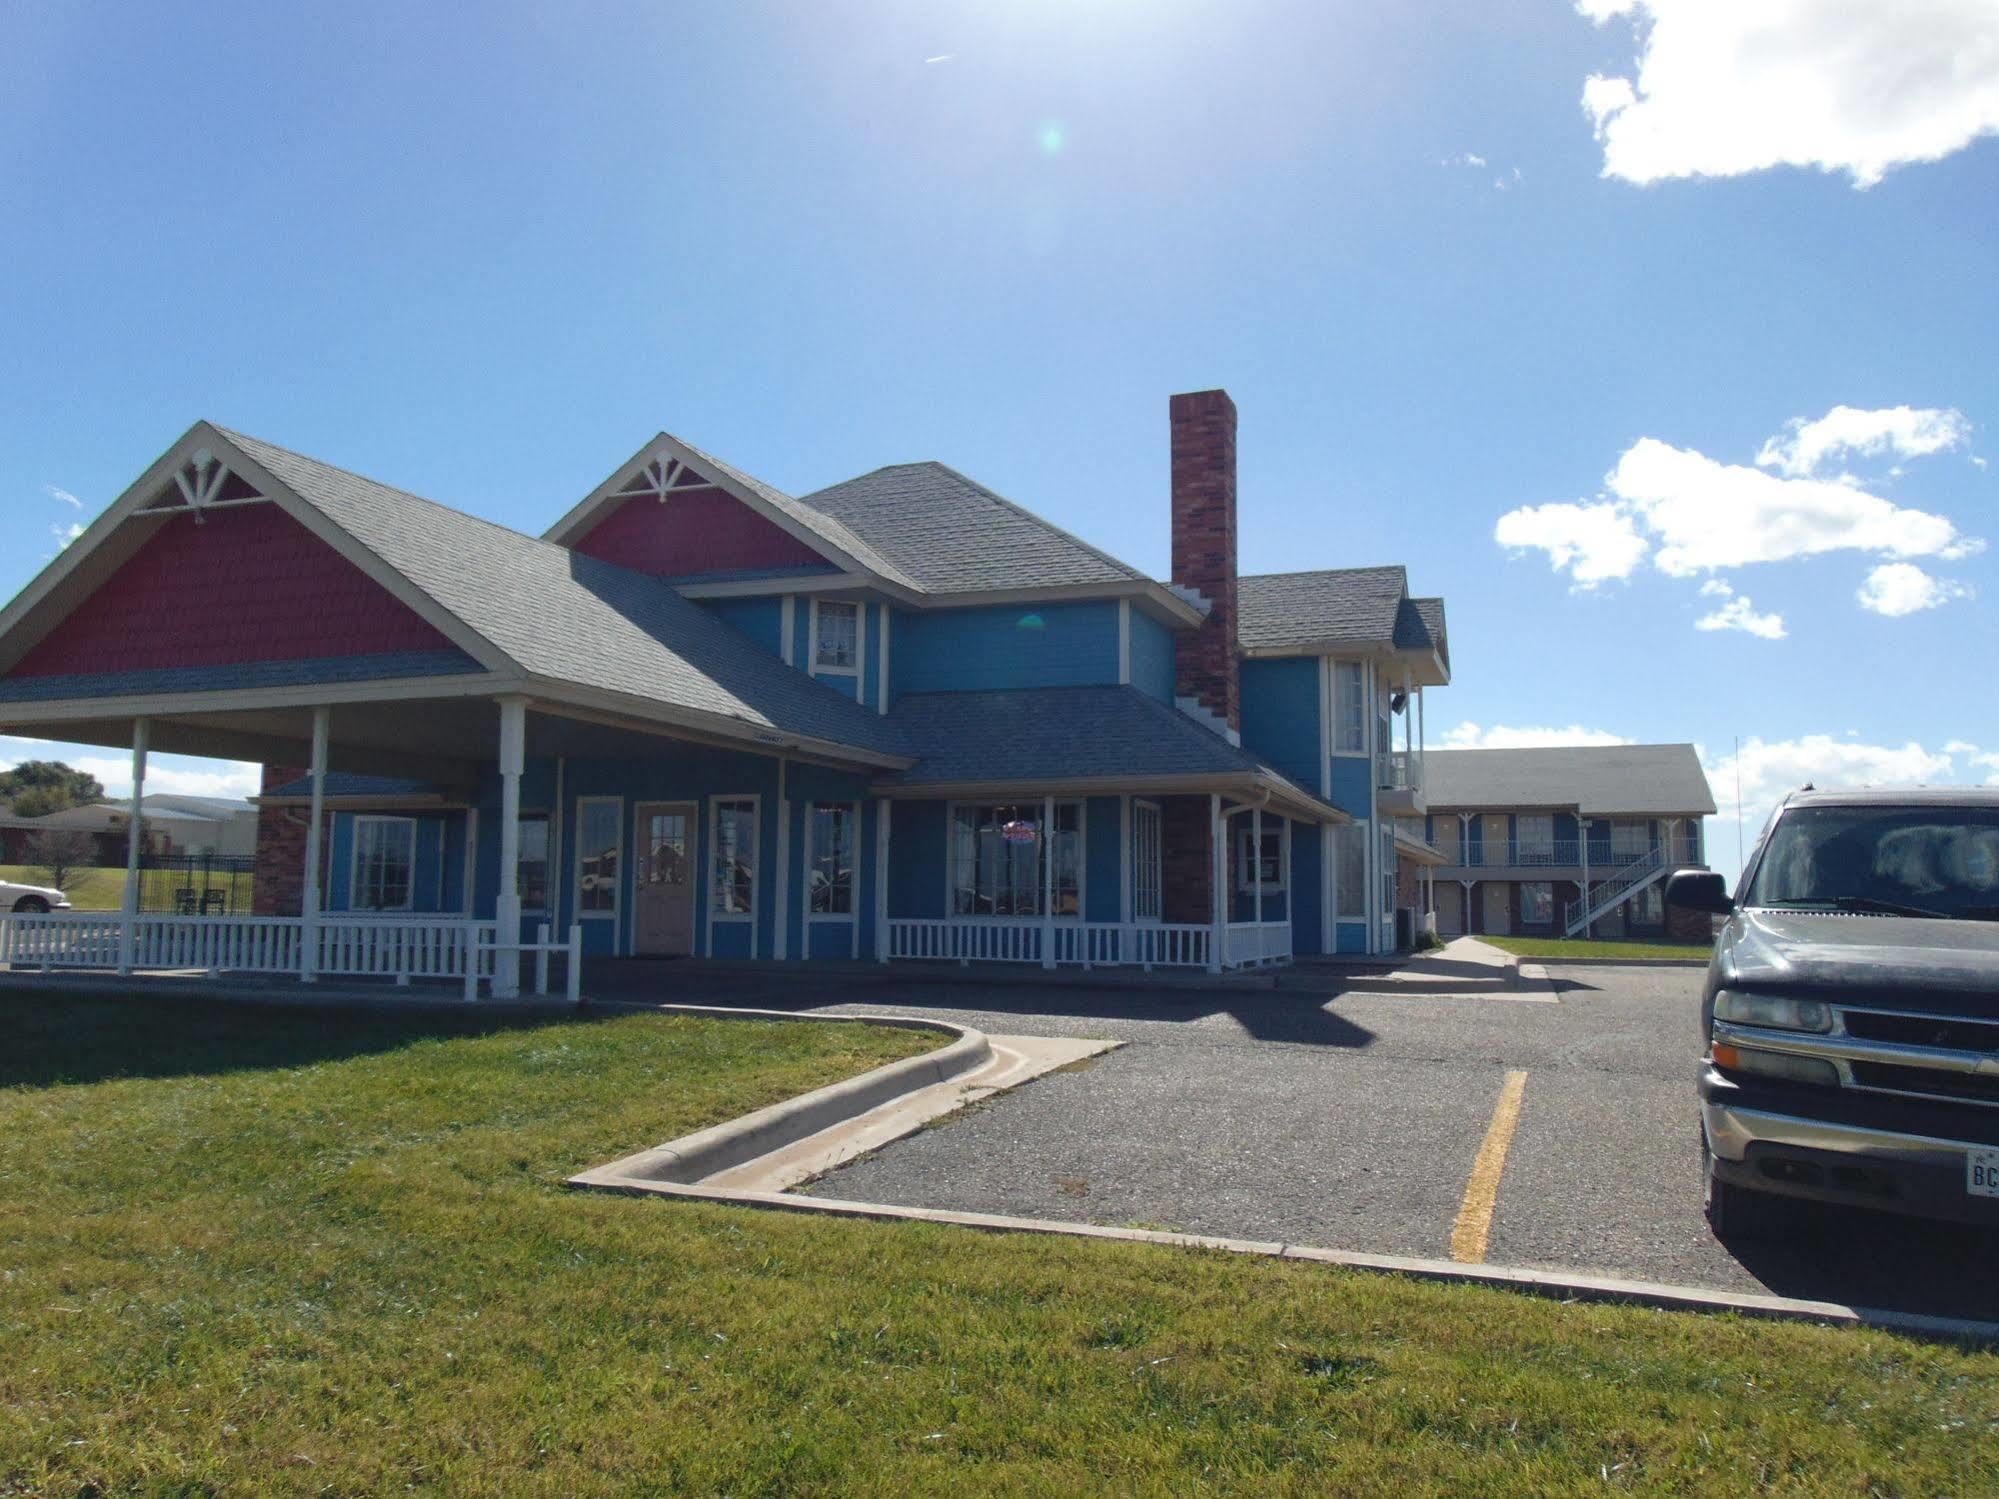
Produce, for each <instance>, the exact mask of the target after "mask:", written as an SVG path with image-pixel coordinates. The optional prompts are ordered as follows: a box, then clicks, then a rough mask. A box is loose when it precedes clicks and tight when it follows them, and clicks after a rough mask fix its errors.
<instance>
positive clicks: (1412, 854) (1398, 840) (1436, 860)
mask: <svg viewBox="0 0 1999 1499" xmlns="http://www.w3.org/2000/svg"><path fill="white" fill-rule="evenodd" d="M1395 847H1396V848H1397V849H1398V850H1399V851H1401V852H1402V853H1405V854H1407V855H1408V856H1409V858H1410V861H1411V862H1412V863H1416V864H1428V865H1430V866H1432V867H1433V868H1434V867H1436V866H1438V865H1442V864H1448V863H1450V862H1451V859H1450V855H1448V854H1446V853H1445V852H1444V851H1443V850H1442V849H1440V848H1438V847H1437V846H1436V845H1435V844H1434V843H1425V842H1424V841H1423V840H1422V839H1421V838H1416V837H1412V836H1411V835H1410V834H1408V833H1406V832H1404V831H1403V830H1402V829H1401V828H1400V827H1399V826H1398V827H1397V828H1396V829H1395Z"/></svg>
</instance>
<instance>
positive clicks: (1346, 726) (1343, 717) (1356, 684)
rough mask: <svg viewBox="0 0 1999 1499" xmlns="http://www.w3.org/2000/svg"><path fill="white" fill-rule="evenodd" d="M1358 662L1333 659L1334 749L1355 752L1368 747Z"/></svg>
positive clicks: (1356, 753) (1341, 751) (1365, 707)
mask: <svg viewBox="0 0 1999 1499" xmlns="http://www.w3.org/2000/svg"><path fill="white" fill-rule="evenodd" d="M1363 685H1364V683H1363V678H1362V672H1361V663H1360V662H1358V661H1335V662H1334V663H1333V752H1334V753H1335V754H1341V755H1358V754H1362V753H1364V752H1365V751H1366V749H1367V700H1366V698H1365V696H1364V695H1363V690H1362V689H1363Z"/></svg>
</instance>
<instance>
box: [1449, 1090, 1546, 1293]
mask: <svg viewBox="0 0 1999 1499" xmlns="http://www.w3.org/2000/svg"><path fill="white" fill-rule="evenodd" d="M1526 1091H1527V1074H1526V1073H1525V1072H1509V1073H1507V1074H1506V1081H1505V1082H1504V1083H1503V1084H1501V1085H1500V1089H1499V1102H1498V1103H1497V1104H1495V1105H1494V1106H1493V1110H1492V1123H1491V1124H1489V1125H1488V1126H1486V1131H1485V1140H1484V1143H1482V1144H1481V1145H1480V1146H1479V1148H1478V1159H1477V1160H1475V1161H1473V1162H1472V1167H1471V1180H1470V1181H1468V1182H1466V1183H1465V1200H1464V1202H1463V1203H1462V1204H1461V1205H1460V1206H1459V1208H1458V1221H1457V1224H1456V1226H1455V1227H1453V1228H1452V1229H1451V1258H1452V1259H1454V1260H1457V1261H1458V1262H1459V1263H1460V1264H1465V1265H1477V1264H1482V1263H1484V1260H1485V1246H1486V1241H1487V1240H1489V1239H1490V1238H1491V1237H1492V1210H1493V1207H1494V1206H1495V1205H1496V1204H1497V1203H1498V1201H1499V1176H1500V1173H1501V1172H1503V1171H1504V1170H1505V1169H1506V1152H1507V1150H1508V1149H1509V1148H1510V1147H1511V1146H1512V1144H1513V1131H1514V1130H1515V1129H1516V1128H1517V1127H1518V1126H1519V1123H1520V1095H1521V1094H1523V1093H1525V1092H1526Z"/></svg>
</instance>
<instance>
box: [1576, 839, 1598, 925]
mask: <svg viewBox="0 0 1999 1499" xmlns="http://www.w3.org/2000/svg"><path fill="white" fill-rule="evenodd" d="M1589 824H1590V820H1589V819H1588V818H1587V817H1584V816H1581V815H1580V814H1578V815H1577V817H1576V831H1577V832H1578V833H1580V834H1581V835H1582V836H1581V838H1579V839H1578V840H1577V841H1578V842H1579V843H1581V844H1582V861H1583V915H1585V916H1587V915H1589ZM1583 935H1584V936H1585V937H1591V936H1594V935H1595V933H1594V932H1593V931H1592V930H1591V929H1590V928H1589V927H1584V928H1583Z"/></svg>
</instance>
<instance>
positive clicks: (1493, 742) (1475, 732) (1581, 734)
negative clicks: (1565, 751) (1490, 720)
mask: <svg viewBox="0 0 1999 1499" xmlns="http://www.w3.org/2000/svg"><path fill="white" fill-rule="evenodd" d="M1636 742H1637V741H1636V740H1632V739H1627V738H1625V737H1624V735H1622V734H1613V733H1611V732H1609V731H1608V730H1607V729H1586V728H1584V727H1583V726H1582V725H1581V724H1570V725H1569V726H1568V727H1567V728H1566V729H1549V728H1516V727H1514V726H1512V725H1510V724H1494V725H1493V726H1492V727H1491V728H1489V729H1488V728H1485V727H1483V726H1481V725H1479V724H1475V723H1473V722H1472V721H1471V720H1470V719H1466V720H1465V721H1464V722H1463V723H1461V724H1459V725H1458V726H1457V727H1456V728H1455V729H1446V730H1445V731H1444V738H1443V748H1445V749H1542V748H1546V747H1548V746H1550V745H1572V744H1634V743H1636Z"/></svg>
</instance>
